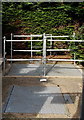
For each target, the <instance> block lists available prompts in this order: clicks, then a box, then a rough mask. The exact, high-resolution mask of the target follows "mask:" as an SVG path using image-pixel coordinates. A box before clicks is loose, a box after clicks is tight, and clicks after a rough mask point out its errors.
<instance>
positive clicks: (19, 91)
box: [5, 86, 68, 114]
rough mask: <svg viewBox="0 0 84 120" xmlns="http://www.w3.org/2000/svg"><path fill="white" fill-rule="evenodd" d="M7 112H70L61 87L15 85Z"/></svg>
mask: <svg viewBox="0 0 84 120" xmlns="http://www.w3.org/2000/svg"><path fill="white" fill-rule="evenodd" d="M5 112H6V113H7V112H11V113H32V114H33V113H36V114H37V113H39V114H68V109H67V107H66V105H65V100H64V97H63V96H62V93H61V90H60V88H59V87H52V86H51V87H50V86H49V87H43V86H28V87H22V86H14V87H13V90H12V93H11V95H10V99H9V101H8V104H7V105H6V108H5Z"/></svg>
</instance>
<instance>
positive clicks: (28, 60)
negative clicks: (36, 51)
mask: <svg viewBox="0 0 84 120" xmlns="http://www.w3.org/2000/svg"><path fill="white" fill-rule="evenodd" d="M6 60H7V61H34V60H35V61H40V60H42V59H6Z"/></svg>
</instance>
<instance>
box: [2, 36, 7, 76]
mask: <svg viewBox="0 0 84 120" xmlns="http://www.w3.org/2000/svg"><path fill="white" fill-rule="evenodd" d="M3 39H4V60H3V74H4V75H5V66H6V63H5V59H6V58H5V55H6V52H5V43H6V37H5V36H4V37H3Z"/></svg>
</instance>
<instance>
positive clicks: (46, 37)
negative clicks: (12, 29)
mask: <svg viewBox="0 0 84 120" xmlns="http://www.w3.org/2000/svg"><path fill="white" fill-rule="evenodd" d="M13 37H14V39H13ZM24 37H26V38H27V37H28V38H30V39H29V40H28V39H27V40H25V39H22V40H20V39H19V40H17V39H15V38H24ZM33 37H34V38H35V37H37V38H39V37H40V38H42V39H39V40H38V39H33ZM69 37H72V38H73V40H62V39H61V40H60V39H54V38H69ZM25 41H26V42H27V41H30V42H31V49H30V50H13V42H25ZM34 41H35V42H43V49H40V50H33V44H32V43H33V42H34ZM47 41H49V42H50V46H52V42H53V41H55V42H59V41H60V42H74V43H75V42H80V43H82V42H84V40H75V33H73V35H72V36H67V35H65V36H52V34H45V33H44V34H43V35H13V34H12V33H11V39H10V40H7V39H6V37H5V36H4V56H3V62H4V66H3V67H4V73H5V66H6V61H10V62H11V63H12V62H13V61H42V64H43V69H44V70H43V72H44V73H43V75H44V76H45V75H46V62H47V61H73V62H74V64H75V62H77V61H79V62H84V60H79V59H75V58H76V56H75V53H74V59H47V55H46V54H47V52H48V51H49V52H53V51H54V52H57V51H63V52H65V51H68V52H69V51H73V49H47ZM6 42H10V43H11V56H10V59H7V58H6ZM13 51H15V52H17V51H18V52H30V53H31V58H29V59H13ZM33 52H43V55H42V59H33V58H32V56H33V54H32V53H33ZM50 55H51V53H50Z"/></svg>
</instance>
